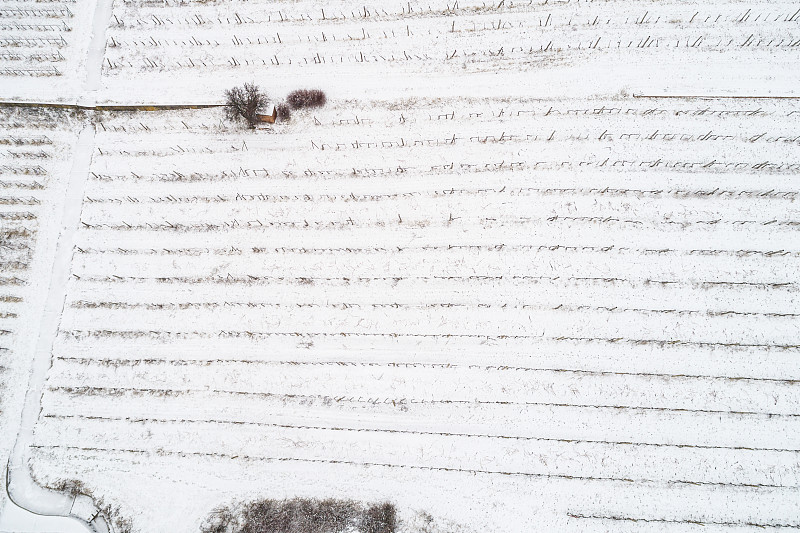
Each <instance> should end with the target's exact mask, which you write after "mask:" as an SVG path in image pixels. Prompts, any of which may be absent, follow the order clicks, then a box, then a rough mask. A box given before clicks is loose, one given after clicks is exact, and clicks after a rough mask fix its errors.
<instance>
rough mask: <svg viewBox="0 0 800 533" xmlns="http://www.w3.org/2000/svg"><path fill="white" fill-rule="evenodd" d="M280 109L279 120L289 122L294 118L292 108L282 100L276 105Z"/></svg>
mask: <svg viewBox="0 0 800 533" xmlns="http://www.w3.org/2000/svg"><path fill="white" fill-rule="evenodd" d="M275 109H276V110H277V111H278V117H277V118H278V122H289V120H290V119H291V118H292V108H291V107H289V104H287V103H286V102H281V103H280V104H278V105H276V106H275Z"/></svg>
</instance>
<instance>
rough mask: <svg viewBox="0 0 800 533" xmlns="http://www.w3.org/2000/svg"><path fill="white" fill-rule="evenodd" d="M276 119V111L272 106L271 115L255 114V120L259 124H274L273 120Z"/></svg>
mask: <svg viewBox="0 0 800 533" xmlns="http://www.w3.org/2000/svg"><path fill="white" fill-rule="evenodd" d="M276 118H278V110H277V108H275V106H272V114H271V115H263V114H261V113H256V119H257V120H258V121H259V122H266V123H267V124H275V119H276Z"/></svg>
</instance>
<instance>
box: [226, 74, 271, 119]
mask: <svg viewBox="0 0 800 533" xmlns="http://www.w3.org/2000/svg"><path fill="white" fill-rule="evenodd" d="M266 103H267V95H266V94H265V93H263V92H261V89H259V88H258V86H256V85H255V84H254V83H245V84H244V85H243V86H242V87H234V88H233V89H229V90H227V91H225V114H226V116H227V118H228V120H239V119H244V120H245V121H247V125H248V126H249V127H250V128H255V127H256V123H257V122H258V118H256V114H257V113H258V109H259V108H260V107H262V106H263V105H265V104H266Z"/></svg>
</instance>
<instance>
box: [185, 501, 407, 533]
mask: <svg viewBox="0 0 800 533" xmlns="http://www.w3.org/2000/svg"><path fill="white" fill-rule="evenodd" d="M396 529H397V524H396V518H395V509H394V505H392V504H391V503H388V502H386V503H381V504H375V505H369V506H366V507H365V506H364V505H363V504H361V503H360V502H356V501H353V500H334V499H325V500H316V499H307V498H293V499H291V500H282V501H281V500H270V499H264V500H257V501H254V502H249V503H246V504H242V505H239V506H238V507H234V510H231V508H228V507H221V508H217V509H215V510H214V511H212V512H211V514H210V515H209V517H208V518H207V519H206V520H205V522H204V523H203V525H202V526H201V528H200V531H201V533H345V532H358V533H395V531H396Z"/></svg>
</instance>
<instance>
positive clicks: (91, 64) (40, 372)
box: [0, 0, 113, 533]
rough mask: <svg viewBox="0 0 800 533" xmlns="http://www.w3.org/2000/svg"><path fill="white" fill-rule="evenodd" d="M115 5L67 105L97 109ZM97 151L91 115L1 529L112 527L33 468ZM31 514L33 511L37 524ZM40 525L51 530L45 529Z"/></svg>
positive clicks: (72, 181)
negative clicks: (37, 477) (47, 484)
mask: <svg viewBox="0 0 800 533" xmlns="http://www.w3.org/2000/svg"><path fill="white" fill-rule="evenodd" d="M112 5H113V0H97V3H96V4H95V8H94V16H93V23H92V26H93V27H92V36H91V41H90V43H89V49H88V59H87V61H86V72H85V77H84V83H83V88H82V90H81V92H80V94H79V95H76V98H75V100H76V102H77V104H76V105H73V106H66V107H73V108H80V109H86V110H92V109H94V108H95V98H96V92H97V90H98V89H99V88H100V82H101V67H102V62H103V55H104V52H105V40H106V37H105V35H106V28H107V27H108V21H109V20H110V18H111V10H112ZM12 105H13V104H12ZM93 152H94V124H93V123H92V120H91V117H89V118H87V119H84V122H83V125H82V128H81V131H80V134H79V136H78V141H77V143H76V144H75V145H74V153H73V160H72V166H71V170H70V175H69V178H68V179H67V180H66V183H67V187H66V190H65V191H63V194H64V200H63V204H62V208H63V209H62V212H61V218H60V221H59V223H58V225H56V226H55V227H53V228H51V231H57V232H58V239H57V242H56V247H55V254H54V256H53V257H52V262H51V263H50V265H51V268H50V272H49V276H47V277H46V278H45V279H47V280H49V283H48V284H47V298H46V300H45V308H44V311H43V314H42V319H41V323H40V326H39V333H38V339H37V341H36V348H35V352H34V354H33V357H32V366H31V373H30V381H29V383H28V389H27V391H26V394H25V404H24V407H23V411H22V416H21V423H20V428H19V434H18V436H17V441H16V443H15V445H14V449H13V451H12V453H11V457H10V459H9V462H8V466H7V471H6V472H5V474H6V475H5V480H6V482H5V490H6V491H7V495H8V498H9V500H10V502H11V503H12V504H13V505H9V506H8V508H9V511H8V512H6V513H4V516H3V520H2V521H0V531H2V529H3V528H4V527H11V528H15V529H16V528H18V527H19V523H20V522H23V523H25V526H24V527H26V528H32V529H30V530H31V531H44V530H48V531H52V530H53V529H54V528H55V527H57V528H58V529H59V530H61V531H91V532H94V533H108V532H109V531H113V529H112V528H111V527H110V526H109V524H108V523H107V522H106V520H105V518H104V517H103V516H101V515H100V513H99V510H98V509H97V507H96V505H95V504H94V502H93V501H92V499H91V498H89V497H88V496H83V495H79V496H72V495H68V494H64V493H60V492H57V491H54V490H50V489H46V488H44V487H41V486H40V485H38V484H37V483H36V482H35V481H34V479H33V478H32V476H31V472H30V469H29V461H30V449H31V448H30V446H31V444H32V443H33V437H34V428H35V426H36V423H37V421H38V417H39V412H40V411H41V398H42V391H43V389H44V385H45V382H46V381H47V372H48V370H49V368H50V366H51V353H52V348H53V342H54V340H55V338H56V335H57V333H58V327H59V322H60V318H61V312H62V310H63V307H64V301H65V296H66V285H67V281H68V279H69V273H70V264H71V260H72V248H73V241H74V237H75V233H76V231H77V228H78V224H79V221H80V216H81V207H82V202H83V191H84V187H85V184H86V180H87V176H88V174H89V167H90V165H91V161H92V154H93ZM55 194H56V195H57V194H58V192H56V193H55ZM11 510H13V512H12V511H11ZM20 511H27V513H25V512H20ZM12 514H15V515H16V518H15V517H14V516H9V515H12ZM31 514H32V515H34V519H33V522H31ZM37 523H38V524H39V525H37ZM40 526H41V527H44V528H46V529H40ZM76 528H77V529H76Z"/></svg>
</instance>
